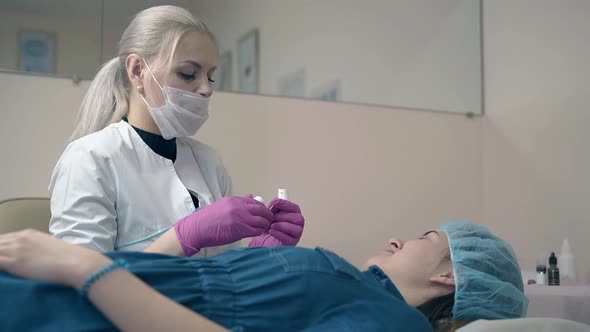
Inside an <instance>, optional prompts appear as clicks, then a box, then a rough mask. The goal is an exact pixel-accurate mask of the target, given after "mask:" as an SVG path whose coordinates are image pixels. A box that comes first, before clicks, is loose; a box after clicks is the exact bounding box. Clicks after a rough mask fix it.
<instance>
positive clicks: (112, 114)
mask: <svg viewBox="0 0 590 332" xmlns="http://www.w3.org/2000/svg"><path fill="white" fill-rule="evenodd" d="M128 82H129V80H128V79H127V72H126V71H125V66H124V65H123V63H122V61H121V60H119V57H117V58H114V59H112V60H110V61H109V62H107V63H105V64H104V65H103V66H102V68H101V69H100V71H99V72H98V73H97V74H96V76H95V77H94V80H93V81H92V83H91V84H90V87H89V88H88V91H87V92H86V95H85V96H84V100H82V105H81V106H80V111H79V113H78V121H77V122H78V124H77V125H76V129H74V132H73V133H72V136H71V137H70V141H74V140H77V139H78V138H80V137H83V136H86V135H88V134H91V133H93V132H95V131H99V130H101V129H103V128H104V127H106V126H107V125H109V124H111V123H113V122H117V121H120V120H121V119H122V118H123V117H124V116H126V115H127V111H128V107H129V105H128V103H129V101H128V100H129V93H128V85H129V83H128Z"/></svg>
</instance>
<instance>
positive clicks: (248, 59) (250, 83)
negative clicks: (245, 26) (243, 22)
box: [238, 29, 258, 93]
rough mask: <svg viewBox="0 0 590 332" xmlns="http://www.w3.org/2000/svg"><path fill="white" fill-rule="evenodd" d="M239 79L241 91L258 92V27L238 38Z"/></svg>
mask: <svg viewBox="0 0 590 332" xmlns="http://www.w3.org/2000/svg"><path fill="white" fill-rule="evenodd" d="M238 81H239V91H240V92H247V93H257V92H258V29H254V30H252V31H250V32H248V33H246V34H245V35H244V36H242V37H241V38H240V39H239V40H238Z"/></svg>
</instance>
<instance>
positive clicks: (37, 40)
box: [18, 31, 56, 74]
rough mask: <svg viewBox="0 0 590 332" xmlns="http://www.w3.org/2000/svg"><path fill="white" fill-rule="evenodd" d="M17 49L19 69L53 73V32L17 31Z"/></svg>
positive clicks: (54, 57)
mask: <svg viewBox="0 0 590 332" xmlns="http://www.w3.org/2000/svg"><path fill="white" fill-rule="evenodd" d="M18 50H19V55H18V59H19V65H18V67H19V69H20V70H21V71H25V72H31V73H43V74H55V63H56V56H55V51H56V46H55V33H53V32H44V31H19V36H18Z"/></svg>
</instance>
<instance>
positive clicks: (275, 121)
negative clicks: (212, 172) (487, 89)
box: [200, 94, 481, 264]
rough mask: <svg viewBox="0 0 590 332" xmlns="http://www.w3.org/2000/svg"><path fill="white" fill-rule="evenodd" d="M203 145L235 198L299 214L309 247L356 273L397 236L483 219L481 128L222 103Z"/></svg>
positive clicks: (259, 100) (346, 110) (369, 112)
mask: <svg viewBox="0 0 590 332" xmlns="http://www.w3.org/2000/svg"><path fill="white" fill-rule="evenodd" d="M211 107H212V113H211V114H212V118H211V119H210V120H211V122H209V123H208V124H207V125H206V127H205V128H204V129H203V131H202V132H201V134H200V136H201V137H202V138H203V139H204V140H205V141H207V142H211V143H213V144H214V145H215V146H216V147H217V148H218V149H219V151H221V153H222V155H223V157H224V159H225V162H226V164H227V165H228V167H229V172H230V173H231V174H232V176H233V179H234V182H235V189H236V193H237V194H247V193H252V194H254V195H257V194H258V195H261V196H263V197H264V198H265V199H267V200H268V199H270V198H272V197H276V189H277V188H287V189H289V197H290V198H291V199H293V200H294V201H296V202H298V203H300V204H301V206H302V209H303V211H304V213H305V216H306V219H307V224H306V231H305V235H304V237H303V241H302V244H303V245H307V246H315V245H321V246H326V247H328V248H331V249H334V250H337V251H338V252H340V253H342V254H344V255H345V256H346V257H347V258H349V259H351V260H352V261H353V262H354V263H356V264H362V263H363V260H364V258H366V257H367V256H368V255H371V254H373V253H374V252H375V250H377V249H383V248H384V247H385V245H386V241H387V240H388V238H389V237H390V236H393V235H396V236H400V237H401V238H407V237H412V238H414V237H415V236H417V235H418V234H419V233H420V232H424V231H425V230H427V229H431V228H432V227H434V226H436V225H438V224H439V223H440V222H442V221H445V220H450V219H461V218H467V219H474V220H479V219H480V211H481V206H480V204H481V195H480V193H481V152H480V151H481V147H480V140H479V136H480V130H481V128H480V127H481V124H480V119H479V118H476V119H467V118H466V117H464V116H459V115H448V114H440V113H427V112H413V111H403V110H396V109H384V108H372V107H366V106H357V105H344V104H334V103H324V102H318V101H306V100H294V99H286V98H270V97H258V96H246V95H239V94H219V95H217V96H216V97H215V100H214V102H213V104H212V106H211Z"/></svg>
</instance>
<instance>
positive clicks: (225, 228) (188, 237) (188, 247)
mask: <svg viewBox="0 0 590 332" xmlns="http://www.w3.org/2000/svg"><path fill="white" fill-rule="evenodd" d="M273 218H274V215H273V214H272V212H271V211H269V210H268V209H267V208H266V207H265V206H264V204H262V203H260V202H258V201H256V200H255V199H253V198H252V196H251V195H249V196H247V197H237V196H228V197H224V198H222V199H220V200H219V201H217V202H215V203H213V204H211V205H209V206H206V207H204V208H202V209H199V210H197V211H196V212H194V213H193V214H191V215H188V216H186V217H184V218H182V219H180V220H179V221H178V222H177V223H176V224H175V225H174V229H175V231H176V236H177V237H178V241H179V242H180V244H181V246H182V250H183V251H184V253H185V254H186V255H187V256H192V255H194V254H196V253H197V252H199V250H201V249H202V248H206V247H212V246H219V245H224V244H229V243H232V242H236V241H239V240H241V239H243V238H245V237H253V236H257V235H260V234H262V233H263V232H265V231H266V230H268V229H269V227H270V223H271V222H272V220H273Z"/></svg>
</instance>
